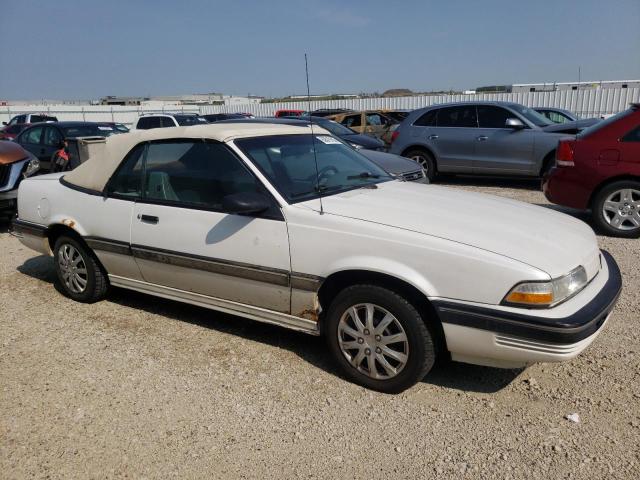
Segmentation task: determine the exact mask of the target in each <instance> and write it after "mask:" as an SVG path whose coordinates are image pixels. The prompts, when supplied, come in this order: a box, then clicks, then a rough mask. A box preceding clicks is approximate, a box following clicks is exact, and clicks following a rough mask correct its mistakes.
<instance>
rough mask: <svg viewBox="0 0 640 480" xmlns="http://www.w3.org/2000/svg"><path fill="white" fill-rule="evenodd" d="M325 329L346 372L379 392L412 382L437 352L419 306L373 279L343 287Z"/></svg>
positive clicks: (396, 390)
mask: <svg viewBox="0 0 640 480" xmlns="http://www.w3.org/2000/svg"><path fill="white" fill-rule="evenodd" d="M356 317H357V318H356ZM358 320H359V323H358ZM323 333H324V335H325V339H326V341H327V345H328V347H329V350H330V352H331V354H332V356H333V358H334V360H335V362H336V363H337V364H338V366H339V367H340V369H341V370H342V372H343V373H344V375H345V376H346V377H347V378H348V379H349V380H351V381H352V382H354V383H357V384H359V385H362V386H364V387H366V388H370V389H373V390H377V391H379V392H384V393H399V392H402V391H404V390H406V389H407V388H410V387H412V386H413V385H415V384H416V383H417V382H419V381H420V380H422V379H423V378H424V376H425V375H426V374H427V372H429V370H431V367H433V364H434V361H435V358H436V349H435V342H434V336H433V335H432V334H431V332H430V331H429V329H428V328H427V325H426V324H425V321H424V319H423V317H422V315H421V314H420V313H419V312H418V310H417V309H416V308H415V307H414V306H413V305H412V304H411V303H409V302H408V301H407V300H406V299H405V298H404V297H403V296H401V295H399V294H397V293H395V292H393V291H391V290H388V289H386V288H382V287H379V286H375V285H354V286H351V287H348V288H345V289H344V290H342V291H341V292H340V293H339V294H338V295H337V296H336V297H335V299H334V300H333V301H332V302H331V305H330V306H329V309H328V311H327V316H326V323H325V328H324V329H323Z"/></svg>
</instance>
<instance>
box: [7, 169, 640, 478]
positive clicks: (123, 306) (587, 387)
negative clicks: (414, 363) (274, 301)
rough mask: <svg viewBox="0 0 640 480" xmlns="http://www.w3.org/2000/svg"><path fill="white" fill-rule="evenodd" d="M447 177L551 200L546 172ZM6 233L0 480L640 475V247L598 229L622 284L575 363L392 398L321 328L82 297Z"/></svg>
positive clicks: (117, 297) (427, 382) (143, 301)
mask: <svg viewBox="0 0 640 480" xmlns="http://www.w3.org/2000/svg"><path fill="white" fill-rule="evenodd" d="M446 183H449V184H450V185H451V186H452V188H465V189H471V190H479V191H483V192H487V193H493V194H497V195H502V196H506V197H511V198H516V199H519V200H523V201H528V202H532V203H537V204H545V205H546V204H547V202H546V201H545V200H544V197H543V195H542V193H540V192H539V191H537V184H536V183H535V182H521V181H484V180H474V179H452V180H447V181H446ZM425 188H428V187H425ZM0 232H2V233H0V342H1V345H0V472H1V473H0V477H2V478H5V479H13V478H110V477H119V478H124V477H128V478H208V479H212V478H224V479H233V478H338V479H343V478H386V479H396V478H445V477H455V478H500V479H504V478H540V479H556V478H589V479H593V478H607V479H614V478H620V479H637V478H640V361H639V359H640V343H639V342H640V328H639V324H638V321H639V317H640V296H639V295H638V291H639V290H640V240H621V239H612V238H604V237H600V238H599V240H600V245H601V246H602V247H603V248H605V249H607V250H609V251H610V252H611V253H612V254H613V255H614V257H615V258H616V260H617V261H618V263H619V265H620V268H621V270H622V273H623V275H624V291H623V294H622V297H621V299H620V301H619V303H618V306H617V308H616V311H615V314H614V317H613V319H612V321H611V322H609V324H608V325H607V327H606V328H605V331H604V332H603V333H602V335H601V336H600V337H599V338H598V339H597V341H596V342H595V343H594V344H593V345H592V346H591V347H590V348H589V349H588V350H587V351H586V352H585V353H584V354H583V355H581V356H580V357H579V358H577V359H576V360H574V361H571V362H569V363H565V364H553V365H551V364H547V365H535V366H533V367H530V368H527V369H526V370H515V371H514V370H498V369H492V368H482V367H474V366H470V365H464V364H456V363H449V364H446V363H445V364H443V365H439V366H437V367H436V369H435V370H434V371H432V372H431V373H430V374H429V375H428V376H427V377H426V378H425V379H424V381H423V382H422V383H420V384H419V385H417V386H415V387H414V388H412V389H411V390H409V391H407V392H405V393H404V394H401V395H397V396H390V395H383V394H379V393H375V392H371V391H367V390H365V389H363V388H360V387H358V386H355V385H352V384H350V383H347V382H346V381H344V380H343V379H341V378H339V377H338V376H337V374H336V371H335V370H334V368H333V366H332V364H331V363H330V362H329V360H328V358H327V355H326V353H325V348H324V344H323V342H322V341H321V340H320V339H319V338H314V337H309V336H306V335H304V334H299V333H295V332H290V331H287V330H283V329H280V328H277V327H272V326H268V325H263V324H259V323H254V322H251V321H248V320H243V319H240V318H236V317H232V316H229V315H221V314H217V313H215V312H211V311H208V310H204V309H200V308H195V307H191V306H185V305H182V304H179V303H174V302H171V301H166V300H162V299H156V298H153V297H149V296H145V295H142V294H137V293H133V292H128V291H125V290H113V291H112V292H111V294H110V296H109V297H108V299H107V300H106V301H102V302H100V303H97V304H94V305H83V304H78V303H74V302H73V301H71V300H68V299H67V298H65V297H63V296H62V295H60V294H59V293H58V292H57V291H56V290H55V289H54V286H53V285H52V282H53V279H54V272H53V264H52V261H51V259H49V258H47V257H44V256H37V254H35V253H34V252H32V251H29V250H28V249H26V248H25V247H23V246H22V245H21V244H20V243H19V242H18V241H17V240H16V239H15V238H13V237H10V236H9V235H8V234H7V233H6V224H4V225H0ZM573 413H577V414H578V415H579V423H575V422H572V421H570V420H567V419H566V418H565V416H566V415H568V414H573Z"/></svg>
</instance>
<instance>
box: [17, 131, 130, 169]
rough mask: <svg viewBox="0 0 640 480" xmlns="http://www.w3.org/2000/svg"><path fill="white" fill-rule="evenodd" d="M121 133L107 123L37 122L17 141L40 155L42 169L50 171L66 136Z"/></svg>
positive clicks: (96, 135)
mask: <svg viewBox="0 0 640 480" xmlns="http://www.w3.org/2000/svg"><path fill="white" fill-rule="evenodd" d="M116 133H121V132H120V131H118V130H117V129H115V128H114V127H112V126H110V125H108V124H106V123H94V122H55V123H36V124H34V125H31V126H30V127H28V128H25V129H24V130H23V131H22V132H20V134H19V135H18V136H17V137H16V139H15V142H16V143H18V144H19V145H21V146H22V148H24V149H25V150H27V151H28V152H31V153H32V154H33V155H35V156H36V157H38V160H39V161H40V169H41V171H45V172H48V171H49V169H50V167H51V158H52V156H53V154H54V153H55V152H56V151H57V150H60V148H62V146H63V141H64V139H65V138H77V137H108V136H109V135H113V134H116Z"/></svg>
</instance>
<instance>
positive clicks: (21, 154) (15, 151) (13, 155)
mask: <svg viewBox="0 0 640 480" xmlns="http://www.w3.org/2000/svg"><path fill="white" fill-rule="evenodd" d="M27 157H29V152H27V151H26V150H24V149H23V148H22V147H21V146H20V145H18V144H17V143H14V142H11V141H7V140H0V165H9V164H11V163H15V162H18V161H20V160H24V159H25V158H27Z"/></svg>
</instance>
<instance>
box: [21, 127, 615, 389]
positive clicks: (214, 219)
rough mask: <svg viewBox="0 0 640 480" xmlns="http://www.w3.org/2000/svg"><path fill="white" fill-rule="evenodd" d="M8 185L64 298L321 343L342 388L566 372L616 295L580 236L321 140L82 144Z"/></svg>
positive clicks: (200, 137) (160, 139)
mask: <svg viewBox="0 0 640 480" xmlns="http://www.w3.org/2000/svg"><path fill="white" fill-rule="evenodd" d="M92 148H93V150H92V151H91V152H90V158H89V160H88V161H87V162H86V163H84V164H82V165H81V166H80V167H78V168H77V169H75V170H74V171H72V172H69V173H67V174H50V175H43V176H39V177H35V178H29V179H27V180H25V181H23V182H22V183H21V185H20V190H19V196H18V208H19V216H18V218H17V219H15V220H14V224H13V233H14V234H15V235H17V236H19V237H20V238H21V241H22V242H23V243H24V244H25V245H27V246H29V247H31V248H32V249H34V250H37V251H39V252H42V253H45V254H50V255H53V256H54V259H55V262H54V264H55V268H56V271H57V276H58V280H59V282H60V286H61V287H62V288H63V290H64V291H65V292H66V294H67V295H68V296H69V297H71V298H72V299H74V300H77V301H81V302H95V301H97V300H100V299H101V298H103V297H104V296H105V294H106V293H107V290H108V288H109V286H110V285H114V286H118V287H122V288H127V289H132V290H137V291H140V292H145V293H148V294H151V295H156V296H159V297H164V298H170V299H173V300H179V301H183V302H188V303H191V304H195V305H200V306H203V307H207V308H211V309H213V310H219V311H224V312H229V313H234V314H236V315H240V316H243V317H248V318H251V319H254V320H258V321H262V322H268V323H273V324H277V325H282V326H284V327H289V328H293V329H296V330H300V331H303V332H307V333H310V334H314V335H320V334H322V335H324V336H325V337H326V340H327V345H328V350H329V352H330V355H331V356H332V357H333V358H334V359H335V361H336V362H337V364H338V365H339V366H340V368H341V369H342V370H343V372H344V375H345V376H346V377H348V378H349V379H351V380H352V381H355V382H357V383H359V384H361V385H364V386H366V387H369V388H373V389H376V390H380V391H384V392H399V391H402V390H404V389H406V388H408V387H410V386H412V385H413V384H414V383H416V382H418V381H420V380H421V379H422V378H423V377H424V376H425V374H426V373H427V372H428V371H429V369H430V368H431V367H432V365H433V363H434V360H435V358H436V356H437V355H446V356H448V355H450V356H451V358H452V359H453V360H458V361H463V362H468V363H474V364H481V365H491V366H500V367H516V366H524V365H527V364H530V363H532V362H548V361H560V360H567V359H570V358H573V357H575V356H576V355H578V354H579V353H580V352H581V351H582V350H584V349H585V348H586V347H587V346H588V345H589V344H590V343H591V342H592V341H593V340H594V338H595V337H596V336H597V335H598V334H599V333H600V331H601V329H602V327H603V325H604V324H605V323H606V321H607V319H608V318H609V316H610V314H611V311H612V309H613V307H614V304H615V302H616V300H617V298H618V295H619V293H620V290H621V276H620V271H619V269H618V266H617V265H616V262H615V261H614V259H613V258H612V257H611V256H610V255H609V254H608V253H607V252H604V251H601V250H599V248H598V244H597V242H596V238H595V236H594V234H593V232H592V231H591V229H590V228H589V227H588V226H587V225H585V224H583V223H582V222H580V221H578V220H576V219H573V218H571V217H569V216H567V215H563V214H560V213H557V212H554V211H551V210H548V209H545V208H541V207H536V206H532V205H529V204H524V203H519V202H515V201H510V200H506V199H503V198H496V197H492V196H488V195H482V194H477V193H470V192H463V191H459V190H453V189H449V188H446V187H441V186H436V185H419V184H415V183H411V182H401V181H398V180H394V179H392V178H390V177H389V176H388V175H387V174H386V173H385V172H384V171H383V170H381V169H380V168H379V167H377V166H376V165H375V164H373V163H372V162H370V161H369V160H367V159H366V158H365V157H363V156H362V155H360V154H359V153H357V152H355V151H354V150H353V149H352V148H350V147H348V146H346V145H345V144H343V143H342V142H340V141H339V140H337V139H336V138H334V137H332V136H331V135H330V134H329V133H328V132H326V131H324V130H322V129H320V128H316V129H314V132H311V131H310V129H309V128H308V127H294V126H283V125H268V124H214V125H202V126H191V127H176V128H167V129H156V130H147V131H140V132H132V133H129V134H125V135H116V136H113V137H110V138H108V139H107V140H105V141H104V142H103V143H96V144H94V145H92Z"/></svg>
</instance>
